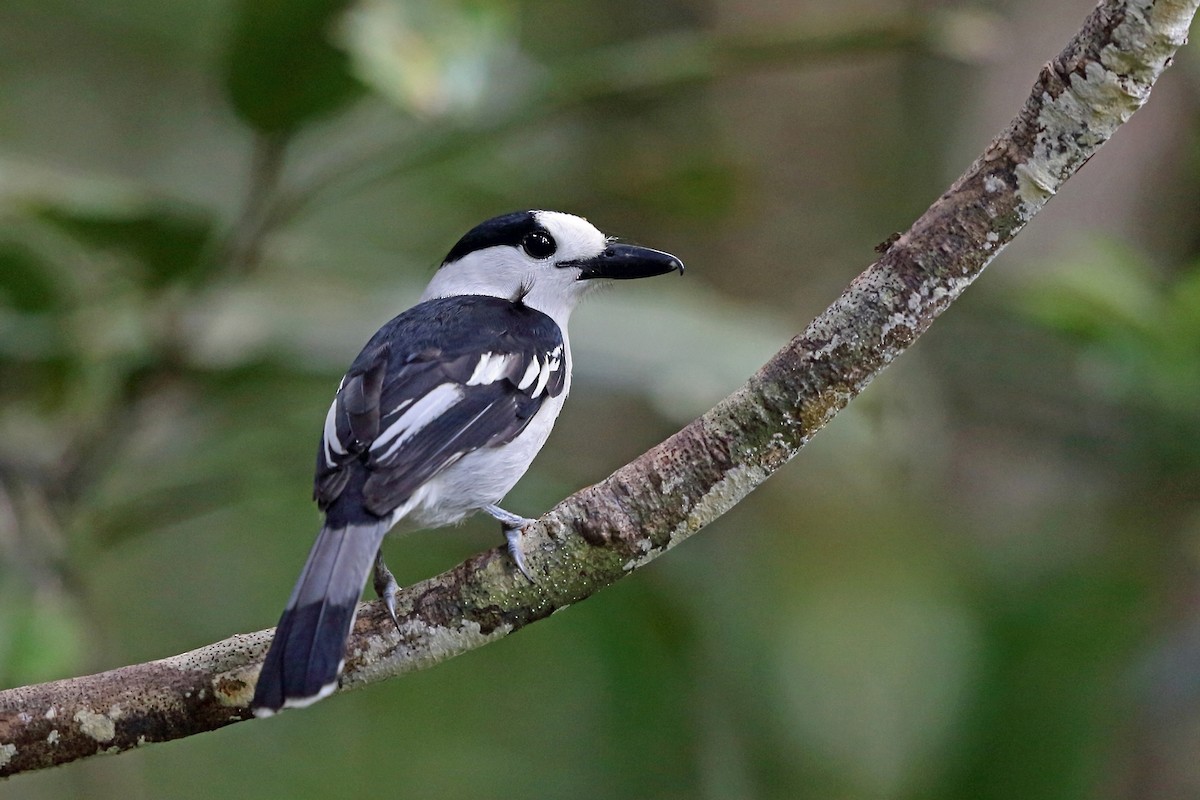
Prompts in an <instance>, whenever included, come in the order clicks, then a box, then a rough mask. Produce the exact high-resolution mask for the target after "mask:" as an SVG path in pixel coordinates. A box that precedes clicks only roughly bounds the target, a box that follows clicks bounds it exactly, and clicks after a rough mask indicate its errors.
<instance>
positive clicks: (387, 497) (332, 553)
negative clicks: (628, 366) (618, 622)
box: [251, 211, 683, 717]
mask: <svg viewBox="0 0 1200 800" xmlns="http://www.w3.org/2000/svg"><path fill="white" fill-rule="evenodd" d="M675 271H678V272H683V264H682V263H681V262H680V261H679V259H677V258H676V257H675V256H672V255H670V254H668V253H663V252H660V251H658V250H651V249H649V248H645V247H635V246H632V245H627V244H620V243H617V242H616V241H614V240H612V239H610V238H608V237H606V236H604V234H602V233H601V232H600V231H598V230H596V228H595V227H593V226H592V225H591V224H590V223H589V222H588V221H587V220H585V219H583V218H581V217H576V216H572V215H571V214H564V213H561V212H556V211H519V212H516V213H512V214H506V215H504V216H500V217H496V218H494V219H490V220H488V221H487V222H484V223H482V224H480V225H478V226H476V227H475V228H474V229H472V230H471V231H470V232H469V233H467V234H466V235H465V236H463V237H462V239H460V240H459V241H458V243H457V244H456V245H454V247H453V248H452V249H451V250H450V253H449V255H447V256H446V259H445V261H443V262H442V265H441V267H439V268H438V270H437V272H436V274H435V275H434V277H433V279H432V280H431V281H430V283H429V286H428V287H427V288H426V289H425V293H424V295H423V296H422V297H421V302H420V303H418V304H417V305H415V306H413V307H412V308H410V309H408V310H407V311H405V312H404V313H402V314H400V316H398V317H396V318H395V319H393V320H392V321H391V322H389V323H387V324H386V325H384V326H383V327H382V328H380V329H379V331H378V332H377V333H376V334H375V335H374V336H373V337H371V340H370V341H369V342H367V345H366V347H364V348H363V350H362V352H361V353H359V355H358V358H356V359H355V360H354V363H353V364H351V365H350V369H349V371H348V372H347V373H346V375H345V377H344V378H342V382H341V385H340V386H339V387H338V391H337V396H336V397H335V398H334V400H333V404H332V405H331V406H330V408H329V414H328V415H327V416H326V418H325V430H324V435H323V436H322V438H321V444H320V448H319V451H318V453H317V472H316V480H315V484H314V490H313V494H314V497H315V499H316V501H317V504H318V505H319V507H320V508H321V510H322V511H324V512H325V523H324V525H323V527H322V528H321V532H320V533H319V534H318V535H317V541H316V544H314V545H313V548H312V551H311V552H310V553H309V556H308V561H307V563H305V565H304V569H303V570H302V571H301V573H300V577H299V579H298V580H297V581H296V586H295V588H294V589H293V590H292V596H291V598H290V599H289V600H288V603H287V607H286V608H285V609H284V611H283V616H282V617H280V620H279V625H278V627H277V628H276V630H275V638H274V640H273V641H272V643H271V647H270V650H269V651H268V652H267V656H266V660H265V661H264V662H263V667H262V671H261V672H260V674H259V678H258V685H257V687H256V688H255V692H254V699H253V701H252V702H251V707H252V708H253V709H254V713H255V715H256V716H259V717H266V716H270V715H271V714H274V713H275V712H277V711H279V710H280V709H283V708H295V707H301V706H306V705H309V704H311V703H314V702H316V701H317V700H320V699H321V698H323V697H326V696H328V695H329V694H331V693H332V692H333V691H334V689H336V688H337V683H338V676H339V675H340V674H341V671H342V666H343V663H344V655H345V652H344V651H345V647H346V641H347V639H348V637H349V634H350V629H351V626H352V625H353V624H354V616H355V611H356V608H357V604H358V599H359V596H360V594H361V593H362V587H363V584H364V583H365V582H366V579H367V576H368V575H369V574H371V572H372V569H374V586H375V590H376V592H377V593H378V594H379V595H380V596H381V597H382V598H383V599H384V601H385V603H386V605H387V608H388V611H389V612H390V613H391V614H392V619H393V620H395V619H396V613H395V594H396V591H397V588H398V587H397V585H396V581H395V579H394V578H393V577H392V574H391V572H390V571H388V568H387V567H386V565H385V564H384V562H383V557H382V553H381V551H380V545H381V544H382V543H383V539H384V536H385V535H386V534H387V533H388V531H390V530H392V529H393V528H395V529H396V530H398V531H407V530H416V529H421V528H437V527H441V526H444V525H452V524H454V523H456V522H458V521H460V520H462V519H463V518H464V517H466V516H467V515H469V514H471V513H473V512H475V511H479V510H483V511H486V512H487V513H488V514H490V515H491V516H493V517H495V518H496V519H497V520H499V521H500V524H501V526H502V528H503V530H504V533H505V537H506V538H507V540H508V549H509V552H510V553H511V555H512V558H513V561H514V565H515V566H516V568H517V569H519V570H520V571H521V572H522V573H524V574H525V576H526V577H530V576H529V573H528V571H527V570H526V567H525V562H524V559H523V557H522V550H521V542H520V536H521V530H522V529H523V528H524V527H525V526H526V525H528V524H530V523H531V522H532V520H528V519H525V518H523V517H520V516H517V515H516V514H511V513H509V512H507V511H505V510H503V509H502V508H500V507H499V506H498V505H497V503H499V502H500V500H501V499H502V498H503V497H504V496H505V495H506V494H507V493H508V491H509V490H510V489H512V487H513V485H514V484H516V482H517V481H518V480H519V479H520V477H521V476H522V475H523V474H524V473H525V470H526V469H527V468H528V467H529V464H530V462H531V461H533V457H534V456H535V455H537V452H538V450H540V449H541V447H542V445H543V444H544V443H545V441H546V437H547V436H548V435H549V434H550V428H551V427H552V426H553V425H554V420H555V419H556V418H557V417H558V413H559V411H560V410H561V409H562V405H563V401H564V400H565V399H566V397H567V391H568V390H569V388H570V385H571V348H570V344H569V341H568V339H567V319H568V318H569V317H570V315H571V311H572V310H573V309H574V308H575V305H576V304H577V303H578V302H579V301H580V299H582V298H583V297H584V296H585V295H586V294H587V293H588V292H589V290H590V289H591V288H592V287H593V286H595V285H596V284H597V283H598V282H599V283H603V281H601V280H599V279H605V278H609V279H623V278H645V277H649V276H653V275H662V274H665V273H668V272H675ZM398 624H399V623H397V625H398Z"/></svg>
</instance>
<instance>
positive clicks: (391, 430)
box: [371, 383, 463, 460]
mask: <svg viewBox="0 0 1200 800" xmlns="http://www.w3.org/2000/svg"><path fill="white" fill-rule="evenodd" d="M462 399H463V390H462V387H461V386H459V385H458V384H456V383H443V384H441V385H439V386H435V387H433V388H432V389H430V390H429V393H428V394H426V395H425V396H424V397H422V398H421V399H420V400H417V401H416V402H414V403H413V404H412V405H411V406H409V407H408V409H407V410H406V411H405V412H404V413H403V414H401V415H400V418H399V419H398V420H396V421H395V422H393V423H392V424H391V425H389V426H388V427H387V429H386V430H385V431H383V433H381V434H379V436H378V437H377V438H376V439H375V441H374V442H373V443H372V444H371V454H372V455H373V456H375V457H376V458H377V459H380V460H384V459H388V458H391V457H392V456H393V455H394V454H395V452H396V451H397V450H399V449H400V446H401V445H403V444H404V443H405V442H406V441H408V440H409V439H411V438H412V437H413V436H414V435H415V434H416V433H417V432H418V431H420V430H421V429H422V428H424V427H425V426H426V425H428V424H429V423H431V422H433V421H434V420H436V419H437V418H438V417H440V416H441V415H442V414H444V413H446V411H447V410H449V409H450V407H451V406H453V405H454V404H455V403H457V402H459V401H460V400H462ZM401 408H404V406H401ZM385 447H386V448H387V450H385V451H384V452H382V453H381V452H379V451H380V450H383V449H384V448H385Z"/></svg>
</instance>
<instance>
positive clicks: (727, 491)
mask: <svg viewBox="0 0 1200 800" xmlns="http://www.w3.org/2000/svg"><path fill="white" fill-rule="evenodd" d="M770 475H771V471H770V470H768V469H767V468H765V467H762V466H759V465H757V464H746V465H741V466H736V467H734V468H732V469H731V470H729V471H728V472H726V473H725V477H723V478H721V480H719V481H717V482H716V483H714V484H713V486H712V488H711V489H709V490H708V491H707V492H705V493H704V494H703V495H702V496H701V497H700V499H699V500H697V501H696V504H695V505H694V506H693V507H692V509H691V510H690V511H689V512H688V515H687V519H685V520H684V521H683V522H681V523H679V524H678V525H676V526H675V529H674V530H672V531H671V535H670V536H669V537H668V538H667V541H666V543H665V544H663V545H662V546H661V547H656V548H653V549H651V550H649V551H647V552H646V553H645V555H642V556H639V557H638V558H632V559H630V560H629V561H627V562H625V563H624V564H623V565H622V566H621V568H622V569H623V570H624V571H626V572H629V571H631V570H635V569H640V568H641V567H644V566H645V565H646V564H649V563H650V562H651V561H653V560H654V559H656V558H658V557H659V556H660V555H662V554H663V553H665V552H667V551H668V550H670V549H671V548H673V547H674V546H675V545H677V544H679V543H680V542H682V541H683V540H684V539H687V538H688V537H690V536H691V535H692V534H693V533H695V532H696V531H698V530H700V529H701V528H703V527H704V526H705V525H707V524H708V523H710V522H712V521H713V520H714V519H716V518H717V517H719V516H721V515H722V514H724V513H725V512H726V511H728V510H729V509H731V508H733V507H734V506H735V505H737V503H738V501H740V500H741V499H742V498H743V497H745V496H746V495H748V494H750V492H752V491H754V489H756V488H757V487H758V486H759V485H760V484H761V483H762V482H763V481H765V480H766V479H767V478H768V477H770Z"/></svg>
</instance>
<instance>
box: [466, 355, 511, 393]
mask: <svg viewBox="0 0 1200 800" xmlns="http://www.w3.org/2000/svg"><path fill="white" fill-rule="evenodd" d="M513 358H514V356H511V355H509V354H508V353H484V354H483V355H482V356H480V357H479V363H478V364H477V365H476V366H475V371H474V372H472V373H471V377H470V378H468V379H467V386H480V385H483V384H488V383H495V382H496V381H497V380H499V379H500V378H501V377H503V376H504V373H505V372H507V371H508V365H509V364H510V363H511V362H512V360H513Z"/></svg>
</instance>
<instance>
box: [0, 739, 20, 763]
mask: <svg viewBox="0 0 1200 800" xmlns="http://www.w3.org/2000/svg"><path fill="white" fill-rule="evenodd" d="M16 754H17V746H16V745H15V744H0V767H3V766H4V765H5V764H7V763H8V762H10V761H12V760H13V756H15V755H16Z"/></svg>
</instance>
